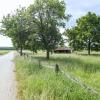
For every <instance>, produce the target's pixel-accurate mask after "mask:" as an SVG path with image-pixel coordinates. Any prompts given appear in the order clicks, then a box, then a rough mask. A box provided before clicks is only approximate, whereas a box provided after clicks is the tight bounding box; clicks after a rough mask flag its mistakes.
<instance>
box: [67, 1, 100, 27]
mask: <svg viewBox="0 0 100 100" xmlns="http://www.w3.org/2000/svg"><path fill="white" fill-rule="evenodd" d="M65 2H66V4H67V11H68V13H69V14H71V15H72V18H71V19H70V21H69V23H68V27H70V26H74V25H75V22H76V19H78V18H79V17H81V16H83V15H85V14H86V13H87V12H89V11H91V12H95V13H96V14H97V15H100V0H65Z"/></svg>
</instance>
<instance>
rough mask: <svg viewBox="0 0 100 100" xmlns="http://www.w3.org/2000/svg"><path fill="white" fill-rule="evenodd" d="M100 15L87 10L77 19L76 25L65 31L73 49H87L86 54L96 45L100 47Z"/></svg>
mask: <svg viewBox="0 0 100 100" xmlns="http://www.w3.org/2000/svg"><path fill="white" fill-rule="evenodd" d="M99 26H100V17H99V16H97V15H96V14H95V13H92V12H88V13H87V14H86V15H85V16H82V17H81V18H79V19H78V20H77V25H76V26H75V27H73V28H71V29H68V30H67V31H66V35H67V36H68V38H69V43H70V45H71V46H72V47H73V48H74V50H80V49H87V50H88V54H90V51H91V50H93V48H94V47H95V46H97V45H98V49H99V48H100V32H99V31H100V27H99Z"/></svg>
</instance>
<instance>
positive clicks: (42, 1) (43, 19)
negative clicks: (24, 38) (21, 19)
mask: <svg viewBox="0 0 100 100" xmlns="http://www.w3.org/2000/svg"><path fill="white" fill-rule="evenodd" d="M65 10H66V8H65V3H64V1H61V0H60V1H59V0H35V2H34V5H31V6H30V7H29V8H28V12H29V15H31V22H33V23H31V24H32V25H33V26H34V27H33V30H35V34H36V35H37V36H38V41H39V42H40V43H41V47H42V49H44V50H46V52H47V59H49V52H50V51H52V50H54V49H55V48H56V47H57V45H58V44H59V42H60V39H61V34H60V32H59V28H60V27H64V26H65V22H64V20H65V19H68V16H65ZM32 25H31V26H32ZM32 34H33V35H34V33H32Z"/></svg>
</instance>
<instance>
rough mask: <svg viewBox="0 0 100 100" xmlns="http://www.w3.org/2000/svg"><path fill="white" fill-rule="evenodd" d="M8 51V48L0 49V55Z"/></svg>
mask: <svg viewBox="0 0 100 100" xmlns="http://www.w3.org/2000/svg"><path fill="white" fill-rule="evenodd" d="M8 52H9V51H8V50H0V55H4V54H7V53H8Z"/></svg>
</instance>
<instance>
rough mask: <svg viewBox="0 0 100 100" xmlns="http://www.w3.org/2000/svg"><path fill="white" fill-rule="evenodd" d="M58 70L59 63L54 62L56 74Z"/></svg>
mask: <svg viewBox="0 0 100 100" xmlns="http://www.w3.org/2000/svg"><path fill="white" fill-rule="evenodd" d="M59 71H60V68H59V65H58V64H56V65H55V72H56V73H57V74H58V72H59Z"/></svg>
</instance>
